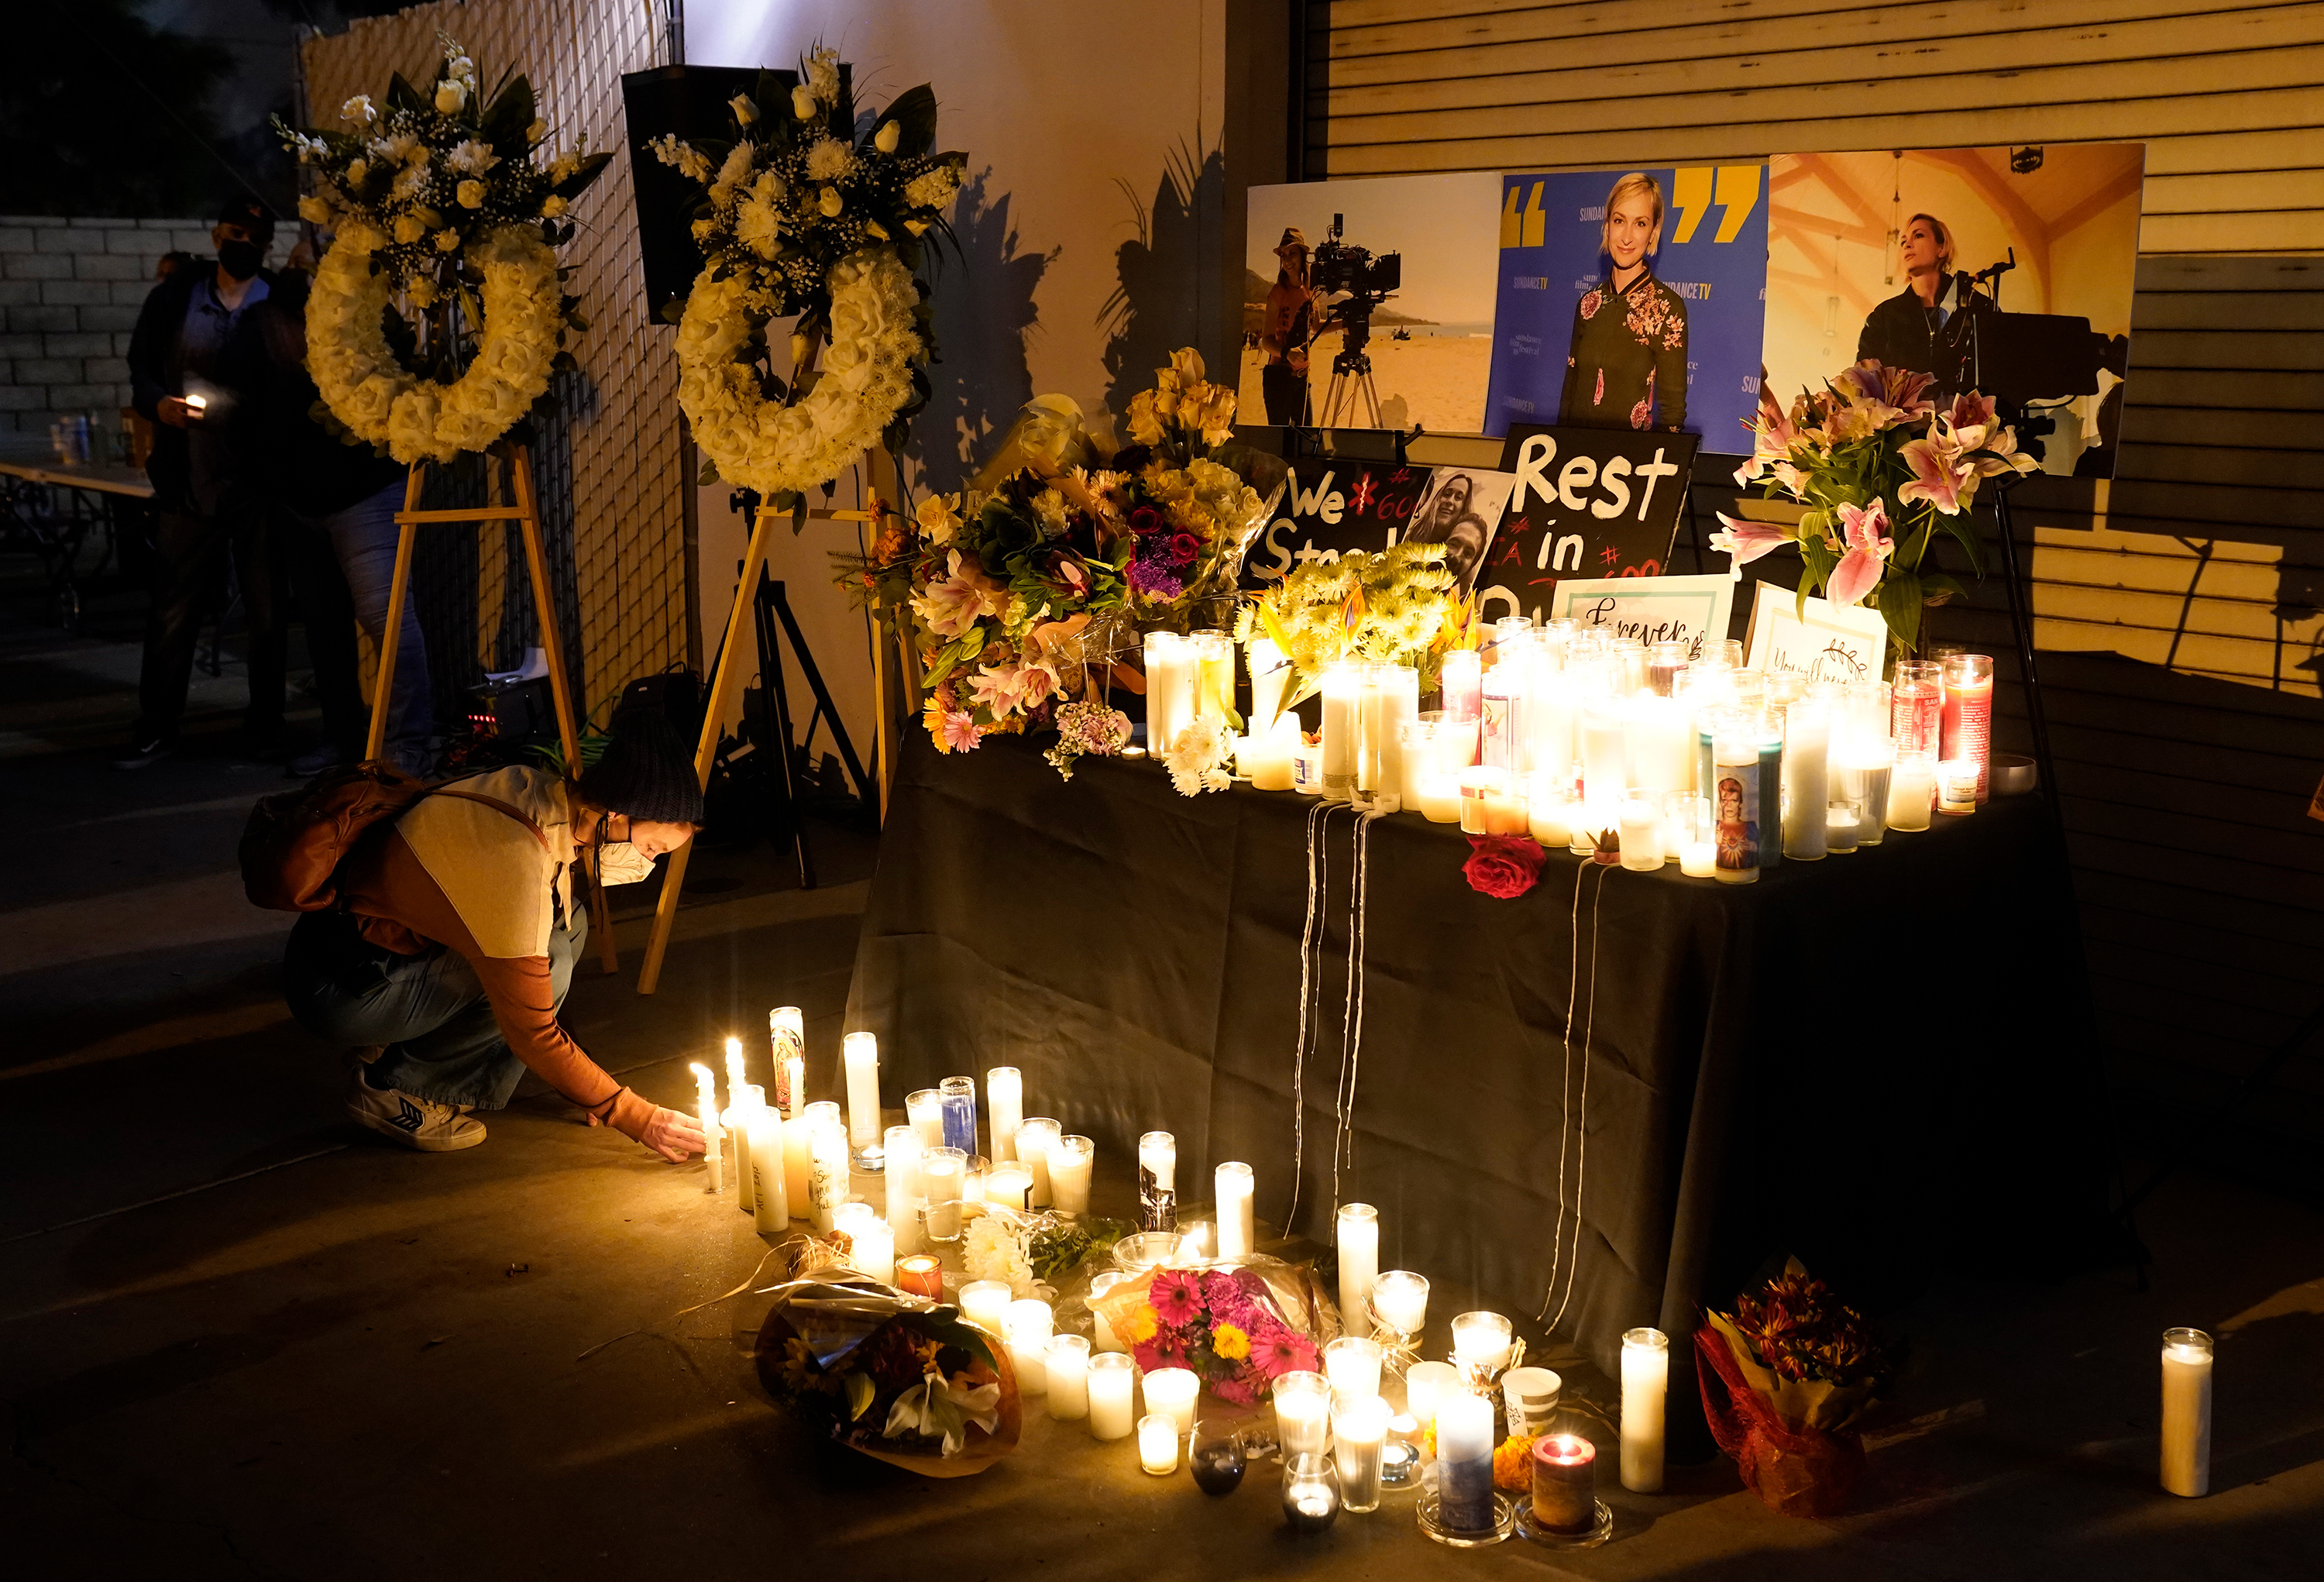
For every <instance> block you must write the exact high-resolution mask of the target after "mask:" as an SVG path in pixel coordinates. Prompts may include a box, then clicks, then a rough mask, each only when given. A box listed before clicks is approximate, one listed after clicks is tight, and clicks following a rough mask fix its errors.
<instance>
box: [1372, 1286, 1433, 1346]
mask: <svg viewBox="0 0 2324 1582" xmlns="http://www.w3.org/2000/svg"><path fill="white" fill-rule="evenodd" d="M1372 1311H1373V1312H1375V1313H1377V1314H1379V1321H1380V1322H1381V1323H1383V1324H1385V1325H1387V1326H1388V1328H1391V1329H1393V1330H1395V1331H1397V1333H1398V1334H1400V1335H1411V1336H1417V1335H1418V1334H1419V1333H1420V1331H1421V1328H1423V1326H1425V1324H1426V1323H1427V1322H1428V1281H1427V1278H1426V1277H1425V1275H1419V1274H1415V1273H1413V1272H1411V1271H1410V1270H1408V1269H1391V1270H1389V1271H1388V1272H1387V1273H1386V1274H1383V1275H1381V1276H1380V1277H1379V1279H1378V1280H1375V1281H1372Z"/></svg>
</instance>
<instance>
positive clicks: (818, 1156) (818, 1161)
mask: <svg viewBox="0 0 2324 1582" xmlns="http://www.w3.org/2000/svg"><path fill="white" fill-rule="evenodd" d="M838 1107H839V1106H837V1105H809V1106H807V1115H804V1116H802V1117H801V1119H802V1120H803V1121H804V1122H805V1124H806V1125H807V1203H808V1206H809V1208H810V1210H811V1212H812V1214H813V1216H814V1220H815V1230H816V1235H823V1234H824V1233H825V1232H827V1231H829V1230H830V1229H831V1228H832V1226H833V1224H834V1216H835V1214H836V1213H837V1211H838V1208H839V1206H840V1205H841V1204H842V1203H844V1202H845V1201H846V1200H847V1182H848V1170H847V1128H846V1127H845V1126H844V1125H843V1124H841V1123H840V1120H839V1117H838V1116H837V1115H816V1113H815V1112H816V1110H818V1109H826V1108H828V1109H833V1110H835V1109H837V1108H838Z"/></svg>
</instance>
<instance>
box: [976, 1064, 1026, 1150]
mask: <svg viewBox="0 0 2324 1582" xmlns="http://www.w3.org/2000/svg"><path fill="white" fill-rule="evenodd" d="M984 1101H985V1103H987V1104H989V1105H991V1106H992V1155H991V1157H992V1158H993V1159H995V1160H1003V1159H1014V1158H1016V1157H1017V1126H1018V1124H1019V1122H1021V1121H1022V1120H1023V1119H1024V1118H1025V1075H1024V1073H1023V1072H1021V1071H1019V1070H1018V1069H1017V1068H1016V1067H1014V1066H995V1067H993V1068H992V1069H991V1070H989V1071H987V1072H986V1073H985V1074H984Z"/></svg>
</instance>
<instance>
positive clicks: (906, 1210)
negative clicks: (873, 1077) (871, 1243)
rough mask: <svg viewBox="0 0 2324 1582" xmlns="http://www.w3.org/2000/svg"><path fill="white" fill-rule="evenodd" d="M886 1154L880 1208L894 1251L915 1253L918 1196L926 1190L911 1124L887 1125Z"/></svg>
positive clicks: (918, 1207)
mask: <svg viewBox="0 0 2324 1582" xmlns="http://www.w3.org/2000/svg"><path fill="white" fill-rule="evenodd" d="M883 1145H884V1147H885V1148H886V1151H887V1156H888V1173H887V1177H886V1181H885V1185H884V1187H883V1191H884V1193H885V1197H884V1198H883V1200H882V1205H881V1206H882V1207H884V1208H885V1209H886V1210H887V1216H888V1229H889V1231H890V1233H891V1234H892V1235H894V1236H895V1238H896V1251H898V1252H899V1253H917V1252H918V1251H919V1250H920V1199H921V1196H922V1194H923V1193H924V1192H925V1191H926V1190H927V1189H926V1188H924V1187H923V1186H922V1185H921V1184H920V1156H921V1154H922V1152H924V1151H923V1150H922V1148H921V1146H920V1134H919V1133H918V1130H916V1129H915V1128H913V1127H910V1126H890V1127H889V1128H888V1131H887V1134H886V1137H885V1141H884V1144H883Z"/></svg>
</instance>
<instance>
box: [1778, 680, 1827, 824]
mask: <svg viewBox="0 0 2324 1582" xmlns="http://www.w3.org/2000/svg"><path fill="white" fill-rule="evenodd" d="M1830 807H1831V709H1830V708H1827V707H1826V706H1825V703H1824V701H1823V699H1822V698H1801V699H1800V700H1799V701H1798V702H1796V703H1794V704H1792V705H1791V706H1790V707H1789V708H1786V709H1785V710H1784V861H1785V862H1790V863H1802V862H1807V863H1812V862H1818V861H1821V859H1822V857H1823V856H1824V853H1825V852H1826V850H1828V849H1829V846H1830V842H1829V839H1828V837H1827V834H1826V820H1827V819H1829V817H1830V812H1829V810H1830Z"/></svg>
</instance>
